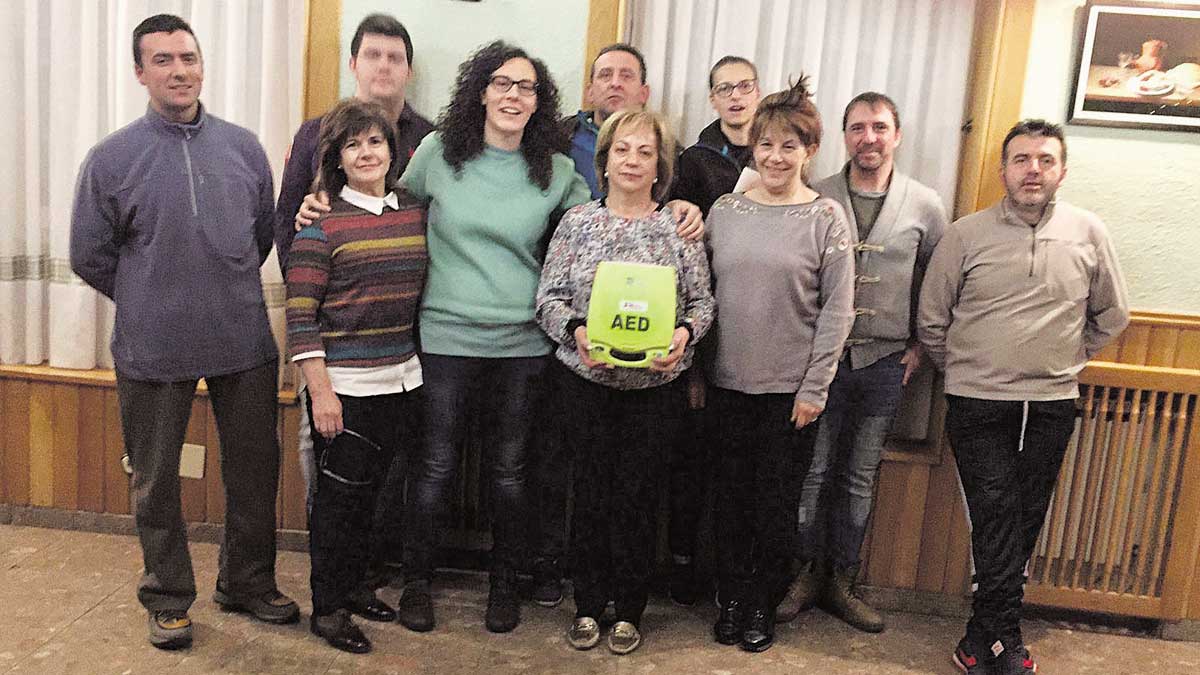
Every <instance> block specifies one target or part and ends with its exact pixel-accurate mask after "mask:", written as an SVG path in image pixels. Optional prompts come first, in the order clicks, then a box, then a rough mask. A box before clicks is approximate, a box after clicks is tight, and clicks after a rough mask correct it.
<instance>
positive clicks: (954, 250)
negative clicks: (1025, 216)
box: [917, 198, 1129, 401]
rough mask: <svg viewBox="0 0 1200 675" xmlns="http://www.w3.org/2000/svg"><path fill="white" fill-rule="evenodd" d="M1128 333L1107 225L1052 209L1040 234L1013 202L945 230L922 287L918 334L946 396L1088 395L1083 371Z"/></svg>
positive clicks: (1073, 210) (1063, 206)
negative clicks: (942, 378)
mask: <svg viewBox="0 0 1200 675" xmlns="http://www.w3.org/2000/svg"><path fill="white" fill-rule="evenodd" d="M1128 323H1129V300H1128V296H1127V293H1126V290H1125V279H1124V277H1123V276H1122V275H1121V268H1120V266H1119V265H1118V263H1117V257H1116V252H1115V251H1114V250H1113V247H1112V243H1111V241H1110V240H1109V238H1108V232H1107V230H1106V229H1105V227H1104V224H1103V223H1102V222H1100V219H1099V218H1098V217H1097V216H1096V215H1095V214H1093V213H1091V212H1088V211H1085V210H1083V209H1080V208H1078V207H1075V206H1071V205H1070V204H1067V203H1065V202H1062V201H1058V202H1055V203H1051V204H1050V205H1049V206H1047V207H1046V213H1045V214H1044V215H1043V216H1042V219H1041V221H1040V222H1038V224H1037V225H1033V226H1031V225H1029V224H1027V223H1025V222H1024V221H1022V220H1020V219H1019V218H1017V216H1016V215H1015V214H1014V213H1011V211H1010V209H1009V207H1008V202H1007V198H1005V200H1003V201H1001V202H1000V203H998V204H996V205H995V206H993V207H991V208H988V209H985V210H983V211H980V212H978V213H974V214H972V215H969V216H966V217H964V218H960V219H959V220H957V221H955V222H954V224H953V225H951V226H950V227H949V229H947V230H946V234H945V236H944V237H942V240H941V242H940V243H939V244H938V247H937V249H936V250H935V251H934V253H933V258H932V259H931V260H930V263H929V268H928V270H927V271H926V273H925V282H924V284H923V285H922V287H921V298H920V306H919V309H918V321H917V333H918V337H919V338H920V340H921V343H922V344H923V345H924V346H925V350H926V353H927V354H928V355H929V357H930V358H931V359H932V360H933V362H934V363H935V364H937V366H938V367H939V368H941V369H943V370H945V373H946V393H947V394H954V395H956V396H967V397H971V398H982V399H992V400H1002V401H1013V400H1021V401H1051V400H1058V399H1065V398H1074V397H1076V396H1078V395H1079V387H1078V384H1077V381H1076V376H1077V375H1078V374H1079V371H1080V370H1082V369H1083V366H1084V364H1085V363H1086V362H1087V360H1088V359H1089V358H1091V357H1092V356H1093V355H1094V354H1095V353H1096V352H1097V351H1099V350H1100V349H1101V348H1102V347H1103V346H1104V345H1105V344H1107V343H1108V342H1109V341H1110V340H1112V339H1113V338H1114V337H1116V336H1117V335H1118V334H1119V333H1120V332H1121V331H1122V330H1123V329H1124V328H1125V325H1126V324H1128Z"/></svg>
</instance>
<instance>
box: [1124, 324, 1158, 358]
mask: <svg viewBox="0 0 1200 675" xmlns="http://www.w3.org/2000/svg"><path fill="white" fill-rule="evenodd" d="M1120 339H1121V352H1120V355H1119V356H1118V357H1117V360H1118V361H1119V362H1120V363H1128V364H1131V365H1145V364H1146V359H1147V358H1148V357H1149V355H1150V326H1148V325H1145V324H1139V323H1131V324H1130V325H1129V327H1128V328H1126V329H1125V332H1124V333H1122V334H1121V338H1120Z"/></svg>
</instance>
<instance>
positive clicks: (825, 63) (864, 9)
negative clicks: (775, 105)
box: [627, 0, 975, 211]
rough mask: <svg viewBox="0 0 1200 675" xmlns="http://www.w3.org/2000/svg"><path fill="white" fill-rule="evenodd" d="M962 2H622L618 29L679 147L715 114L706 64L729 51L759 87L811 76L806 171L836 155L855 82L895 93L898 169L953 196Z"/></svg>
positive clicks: (823, 171)
mask: <svg viewBox="0 0 1200 675" xmlns="http://www.w3.org/2000/svg"><path fill="white" fill-rule="evenodd" d="M974 13H975V2H974V0H631V7H630V11H629V14H628V16H629V17H630V25H629V26H628V28H627V34H628V36H629V39H630V41H631V42H632V44H633V45H634V46H636V47H638V48H639V49H640V50H642V51H643V52H644V54H645V57H646V62H647V76H648V82H649V83H650V86H651V96H650V106H651V107H653V108H655V109H657V110H659V111H660V112H662V113H664V114H665V115H666V116H667V118H668V119H672V120H678V121H679V126H678V127H677V128H676V130H677V132H678V133H679V135H680V142H681V144H682V145H685V146H686V145H691V144H692V143H694V142H695V141H696V137H697V135H698V134H699V133H700V130H701V129H703V128H704V127H705V126H706V125H707V124H709V123H710V122H712V120H713V119H715V118H716V113H715V112H714V111H713V109H712V107H711V105H710V104H709V101H708V70H709V68H710V67H711V66H712V64H713V63H715V62H716V61H717V59H720V58H721V57H722V56H725V55H728V54H734V55H737V56H743V57H745V58H748V59H750V60H751V61H753V62H754V64H755V65H756V66H757V67H758V74H759V86H760V88H761V90H762V92H763V94H764V95H766V94H768V93H772V92H775V91H779V90H781V89H783V88H785V87H786V86H788V83H789V81H790V80H791V81H794V80H795V78H796V77H798V76H799V75H800V73H801V72H803V73H805V74H807V75H810V76H811V77H812V80H811V81H812V84H813V85H814V86H815V89H816V94H815V102H816V104H817V108H818V109H819V110H820V111H821V118H822V122H823V126H824V137H823V139H822V142H821V149H820V151H819V153H818V154H817V157H816V159H815V160H814V162H815V163H814V165H813V167H812V169H813V170H812V175H813V176H814V177H824V176H827V175H829V174H831V173H834V172H835V171H837V170H838V169H840V168H841V166H842V164H843V163H845V161H846V151H845V147H844V145H843V143H842V137H841V124H842V112H843V110H844V109H845V106H846V102H847V101H849V100H850V99H851V98H853V97H854V95H855V94H858V93H860V92H863V91H868V90H874V91H879V92H883V93H885V94H887V95H889V96H891V97H892V99H893V100H895V101H896V105H897V107H898V108H899V111H900V122H901V130H902V132H903V135H904V138H903V142H902V144H901V147H900V149H899V150H898V151H897V160H896V161H897V165H898V166H899V167H900V170H901V171H904V172H906V173H908V174H909V175H912V176H913V177H915V178H916V179H917V180H919V181H921V182H922V183H925V184H926V185H929V186H930V187H932V188H934V189H936V190H937V191H938V193H939V194H940V195H941V197H942V201H943V203H944V204H946V206H947V211H949V210H950V209H951V208H952V207H953V205H954V189H955V181H956V178H957V172H958V153H959V144H960V140H961V133H960V131H959V129H960V127H961V125H962V122H963V109H964V108H963V106H964V101H965V97H966V91H967V76H968V67H969V64H970V61H971V31H972V25H973V21H974Z"/></svg>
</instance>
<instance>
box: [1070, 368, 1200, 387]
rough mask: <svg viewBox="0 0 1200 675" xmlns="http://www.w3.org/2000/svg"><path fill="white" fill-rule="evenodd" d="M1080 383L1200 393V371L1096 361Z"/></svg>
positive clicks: (1085, 369)
mask: <svg viewBox="0 0 1200 675" xmlns="http://www.w3.org/2000/svg"><path fill="white" fill-rule="evenodd" d="M1079 382H1080V384H1093V385H1099V386H1102V387H1125V388H1130V389H1146V390H1151V391H1169V392H1173V393H1182V394H1200V371H1197V370H1192V369H1188V368H1163V367H1158V366H1138V365H1130V364H1126V363H1103V362H1098V361H1092V362H1091V363H1089V364H1088V365H1087V367H1085V368H1084V369H1083V372H1081V373H1080V374H1079Z"/></svg>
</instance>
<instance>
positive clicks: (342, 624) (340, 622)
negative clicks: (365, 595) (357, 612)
mask: <svg viewBox="0 0 1200 675" xmlns="http://www.w3.org/2000/svg"><path fill="white" fill-rule="evenodd" d="M310 627H311V628H312V632H313V635H317V636H319V637H322V638H324V639H325V642H328V643H329V646H330V647H333V648H334V649H340V650H342V651H344V652H350V653H351V654H366V653H367V652H369V651H371V641H370V640H368V639H367V636H365V635H363V634H362V631H361V630H359V629H358V626H355V625H354V622H353V621H351V620H350V613H349V612H348V611H346V610H344V609H339V610H337V611H336V612H334V613H333V614H326V615H324V616H317V615H316V614H314V615H313V617H312V623H311V624H310Z"/></svg>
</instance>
